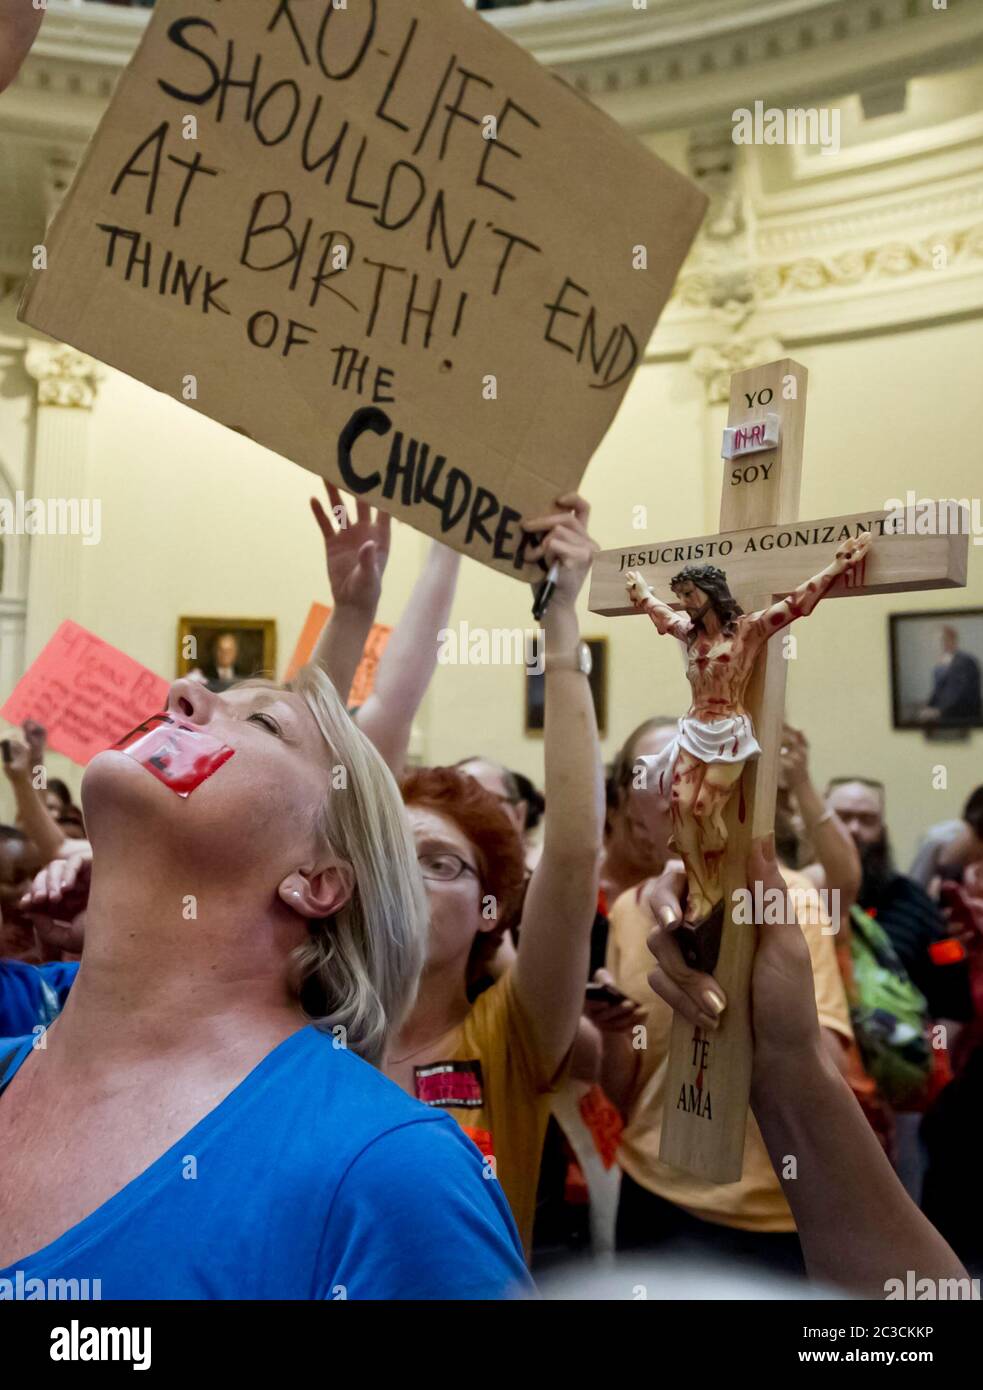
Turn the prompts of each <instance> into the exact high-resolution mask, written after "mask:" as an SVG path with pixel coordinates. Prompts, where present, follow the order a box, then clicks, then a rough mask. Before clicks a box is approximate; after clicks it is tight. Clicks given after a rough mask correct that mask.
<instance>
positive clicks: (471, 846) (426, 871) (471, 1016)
mask: <svg viewBox="0 0 983 1390" xmlns="http://www.w3.org/2000/svg"><path fill="white" fill-rule="evenodd" d="M557 506H558V508H570V509H571V510H570V511H569V512H562V513H559V514H557V515H554V516H549V517H540V518H536V519H534V520H529V521H527V522H525V523H524V525H525V527H526V529H527V530H533V531H539V532H543V533H544V539H543V542H542V544H541V545H540V546H539V547H537V548H536V549H535V550H533V551H531V552H530V557H531V558H533V559H535V558H538V557H539V556H542V557H544V558H545V559H546V560H547V562H548V563H549V564H552V563H553V562H554V561H560V563H561V573H560V579H559V582H558V586H557V590H556V592H555V594H554V596H553V600H552V603H551V605H550V607H549V609H548V611H547V614H546V618H545V620H544V627H545V630H546V662H545V680H546V727H545V738H544V758H545V770H546V788H545V795H546V800H547V804H548V805H549V807H550V814H549V816H548V817H547V819H546V834H545V840H544V845H543V854H542V858H541V859H540V861H539V864H538V865H537V867H536V869H535V871H534V873H533V875H532V878H531V879H530V881H529V886H528V889H527V890H526V893H525V897H524V899H523V897H522V884H523V878H524V863H523V849H522V841H521V838H520V837H519V835H518V833H517V832H516V829H515V826H514V824H513V823H512V821H511V820H510V818H509V816H508V815H507V814H506V812H505V810H504V809H503V808H502V806H501V805H500V803H499V802H498V801H497V800H496V798H495V797H494V796H492V795H491V794H490V793H489V792H487V791H485V790H484V788H482V787H481V786H479V785H478V783H477V782H476V781H475V780H474V779H473V778H471V777H468V776H467V775H466V774H464V773H462V772H459V771H458V770H456V769H454V768H433V769H429V770H426V771H419V772H414V773H411V774H410V775H409V776H408V777H407V778H406V779H405V781H404V783H403V799H404V801H405V802H406V805H407V808H408V813H409V818H410V823H411V826H412V830H413V835H414V838H415V840H416V850H417V857H418V859H419V862H420V868H421V870H422V872H423V880H424V887H425V888H426V891H427V898H428V901H429V907H430V939H429V946H428V953H427V960H426V964H425V966H424V970H423V977H422V979H421V982H420V989H419V993H418V995H417V1000H416V1004H415V1006H414V1007H413V1010H412V1012H411V1013H410V1015H409V1016H408V1018H407V1020H406V1022H405V1023H404V1024H403V1026H402V1028H401V1029H400V1031H399V1033H398V1035H397V1036H396V1037H395V1038H394V1039H393V1040H392V1041H391V1043H390V1047H389V1052H388V1055H387V1059H386V1071H387V1073H388V1074H389V1076H391V1077H392V1078H393V1080H394V1081H396V1082H398V1083H399V1085H400V1086H402V1087H403V1089H404V1090H405V1091H408V1092H409V1093H410V1094H411V1095H415V1096H416V1097H417V1098H418V1099H419V1100H421V1101H423V1102H424V1104H426V1105H431V1106H435V1107H439V1108H441V1109H445V1110H448V1111H449V1112H450V1114H451V1115H453V1116H454V1117H455V1119H457V1121H458V1122H459V1123H460V1124H461V1126H462V1127H463V1128H464V1129H465V1130H466V1131H467V1133H468V1134H470V1136H471V1138H472V1139H474V1141H475V1143H476V1144H477V1145H478V1147H479V1148H480V1149H481V1150H482V1151H483V1152H484V1154H485V1155H486V1158H487V1163H486V1173H487V1175H488V1177H489V1178H492V1177H495V1178H497V1179H498V1180H499V1181H500V1182H501V1184H502V1187H503V1189H504V1191H505V1195H506V1196H507V1197H508V1199H509V1202H510V1204H511V1206H512V1211H513V1214H514V1216H515V1219H516V1224H517V1225H518V1227H519V1233H520V1235H521V1236H522V1239H523V1242H524V1244H525V1247H526V1250H527V1251H528V1249H529V1245H530V1241H531V1236H532V1225H533V1217H534V1214H535V1205H536V1185H537V1181H538V1178H539V1163H540V1155H541V1153H542V1147H543V1137H544V1134H545V1131H546V1124H547V1120H548V1119H549V1109H550V1093H551V1091H552V1090H553V1089H554V1087H555V1086H556V1083H557V1081H558V1080H559V1078H560V1077H561V1076H562V1074H563V1071H564V1066H565V1063H566V1060H567V1058H568V1055H569V1052H570V1049H571V1046H572V1044H573V1041H574V1037H575V1035H576V1032H577V1024H578V1021H579V1019H580V1015H581V1012H582V1010H583V1003H584V986H585V984H586V981H587V974H588V957H589V948H590V930H591V926H592V924H593V921H594V911H595V906H596V903H597V877H598V863H599V856H600V849H601V837H602V832H603V825H604V808H603V800H604V799H603V787H602V778H601V761H600V750H599V747H598V740H597V725H596V722H595V719H594V706H593V703H592V700H591V692H590V686H589V683H588V681H587V679H586V675H587V674H588V673H589V663H588V662H587V661H586V659H585V655H584V653H585V651H586V649H585V648H583V646H582V644H581V643H580V633H579V629H578V625H577V617H576V613H575V611H574V606H575V603H576V599H577V595H578V593H579V592H580V589H581V586H582V585H583V582H584V579H585V578H586V575H587V571H588V570H589V568H590V564H591V559H592V556H593V551H594V546H593V544H592V542H591V540H590V538H589V536H588V534H587V518H588V514H589V512H588V507H587V504H586V503H585V502H584V501H583V500H582V499H581V498H580V497H576V496H572V495H571V496H567V497H561V498H560V499H558V502H557ZM517 919H518V925H519V933H518V935H519V945H518V952H517V956H516V960H515V962H514V964H513V965H512V966H511V967H510V968H509V969H508V970H507V971H506V973H505V974H504V975H503V976H502V977H501V978H500V979H498V980H497V981H496V982H495V983H494V984H493V985H492V986H491V987H490V988H488V989H486V990H484V991H483V992H482V993H481V994H479V995H478V997H477V998H474V990H473V986H474V985H475V984H476V982H477V981H478V979H479V978H480V977H481V976H482V975H483V974H484V973H485V966H486V965H487V963H488V961H489V960H490V959H491V957H492V956H493V955H494V953H495V950H496V949H497V946H498V944H499V942H500V941H501V939H502V937H503V936H504V934H505V932H506V931H507V930H508V928H509V927H510V926H511V925H513V924H514V923H515V922H516V920H517Z"/></svg>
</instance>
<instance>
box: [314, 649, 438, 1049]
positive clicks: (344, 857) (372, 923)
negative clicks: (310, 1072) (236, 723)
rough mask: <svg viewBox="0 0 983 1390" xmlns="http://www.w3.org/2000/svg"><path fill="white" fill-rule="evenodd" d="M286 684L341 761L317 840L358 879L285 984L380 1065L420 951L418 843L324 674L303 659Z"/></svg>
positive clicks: (378, 761) (389, 782)
mask: <svg viewBox="0 0 983 1390" xmlns="http://www.w3.org/2000/svg"><path fill="white" fill-rule="evenodd" d="M289 688H290V689H291V690H293V691H295V692H296V693H297V694H298V695H300V696H302V697H303V699H304V700H305V701H306V702H307V705H308V708H309V709H310V711H311V713H312V714H313V715H314V718H315V720H316V721H317V725H318V728H319V729H320V730H321V733H322V734H323V735H324V739H325V742H326V743H327V745H328V747H329V749H330V750H331V756H332V758H333V759H334V761H335V763H336V765H337V766H336V770H335V776H334V777H333V779H332V789H331V790H329V792H328V793H327V794H326V795H325V798H324V800H323V801H322V803H321V806H320V809H319V811H318V816H317V824H316V826H315V831H316V834H317V837H318V840H319V841H320V842H321V844H322V845H323V846H324V848H325V849H327V850H328V852H329V853H330V854H331V855H333V856H334V858H335V859H336V861H337V862H338V863H339V864H341V865H348V866H350V868H351V870H352V873H353V877H354V887H353V890H352V895H351V897H350V899H349V900H348V902H347V903H346V904H345V906H344V907H343V908H341V909H340V910H339V911H338V912H336V913H334V915H333V916H331V917H328V918H325V919H324V920H322V921H315V922H312V923H311V924H310V927H311V930H310V940H309V941H307V942H305V944H304V945H303V946H299V947H298V948H297V950H296V951H295V952H294V953H293V956H292V958H291V984H292V986H293V988H294V990H295V992H296V994H297V997H298V999H299V1000H300V1003H301V1005H302V1006H303V1008H304V1010H305V1012H306V1013H307V1014H308V1016H309V1017H310V1018H312V1019H314V1020H315V1021H316V1022H317V1023H319V1024H320V1025H321V1026H322V1027H324V1028H325V1029H332V1030H333V1029H335V1028H339V1027H340V1028H343V1029H344V1033H343V1034H342V1037H343V1038H344V1040H345V1045H346V1046H348V1047H350V1048H351V1049H352V1051H353V1052H357V1053H358V1054H359V1055H360V1056H361V1057H364V1058H365V1060H366V1061H368V1062H372V1063H373V1064H375V1065H379V1063H380V1062H381V1061H382V1056H383V1052H384V1050H385V1045H386V1040H387V1037H388V1035H389V1034H390V1032H394V1031H395V1030H396V1029H397V1028H398V1027H399V1025H400V1023H401V1022H402V1020H403V1019H404V1018H405V1017H406V1014H407V1013H408V1012H409V1009H410V1008H411V1006H412V1004H413V1000H414V998H415V996H416V989H417V984H418V982H419V977H420V971H421V969H422V968H423V961H424V958H425V955H426V949H427V935H428V930H429V914H428V910H427V902H426V896H425V893H424V888H423V880H422V878H421V876H420V868H419V865H418V863H417V858H416V847H415V845H414V841H413V836H412V834H411V832H410V828H409V824H408V822H407V819H406V815H405V812H404V810H403V802H402V798H401V796H400V794H399V789H398V788H397V786H396V783H395V781H394V780H393V776H392V773H391V772H390V771H389V769H388V767H387V766H386V764H385V763H384V762H383V760H382V758H381V757H380V756H379V754H378V753H377V752H376V750H375V748H374V747H373V746H372V744H371V743H370V742H369V740H368V739H367V738H366V737H365V735H364V734H363V733H362V732H361V731H360V730H359V729H357V728H356V726H355V725H354V724H353V723H352V720H351V719H350V718H349V715H348V713H347V711H346V709H345V707H344V705H343V704H342V702H341V700H340V699H339V698H338V693H337V691H336V690H335V688H334V686H333V685H332V684H331V682H330V680H329V679H328V677H327V676H326V675H325V674H324V672H323V671H322V670H321V669H320V668H319V667H317V666H306V667H304V669H303V670H302V671H301V672H300V673H299V675H298V676H297V677H296V679H295V680H293V681H291V683H290V687H289Z"/></svg>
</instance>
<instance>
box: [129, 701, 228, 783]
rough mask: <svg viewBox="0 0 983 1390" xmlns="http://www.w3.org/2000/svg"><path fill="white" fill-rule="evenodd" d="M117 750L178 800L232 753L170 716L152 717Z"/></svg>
mask: <svg viewBox="0 0 983 1390" xmlns="http://www.w3.org/2000/svg"><path fill="white" fill-rule="evenodd" d="M116 747H117V749H118V750H119V751H120V752H121V753H125V754H126V755H127V757H128V758H132V759H133V760H134V762H137V763H139V764H140V766H141V767H145V768H146V769H147V771H148V772H149V773H150V774H151V776H153V777H156V778H157V780H158V782H163V784H164V786H165V787H170V789H171V791H172V792H175V793H176V794H177V795H178V796H190V795H191V793H192V792H193V791H194V790H195V788H196V787H200V786H201V784H202V782H204V781H206V780H207V778H209V777H211V776H212V774H213V773H214V772H217V771H218V769H219V768H220V767H221V766H222V764H223V763H227V762H228V761H229V759H230V758H231V757H232V756H233V754H234V753H235V749H234V748H230V747H229V745H228V744H227V743H221V742H220V741H219V740H218V739H217V738H212V736H211V734H206V733H205V732H204V731H203V730H202V729H198V728H196V727H195V726H194V725H193V724H181V723H179V722H178V721H177V720H176V719H174V718H172V716H171V715H169V714H155V715H154V716H153V718H152V719H148V720H146V722H145V723H143V724H141V725H140V726H139V728H137V729H134V730H133V732H132V733H129V734H127V735H126V737H125V738H121V739H120V741H119V743H117V744H116Z"/></svg>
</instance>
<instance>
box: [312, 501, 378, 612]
mask: <svg viewBox="0 0 983 1390" xmlns="http://www.w3.org/2000/svg"><path fill="white" fill-rule="evenodd" d="M325 488H326V490H327V494H328V501H329V502H330V504H331V514H330V515H329V514H328V513H327V512H326V511H325V510H324V507H323V506H322V505H321V503H320V502H319V501H318V499H317V498H316V497H312V498H311V511H312V512H313V513H314V519H315V521H316V522H317V524H318V526H319V527H320V528H321V535H322V536H323V537H324V551H325V557H326V559H327V566H328V582H329V584H330V585H331V593H332V596H333V597H334V601H335V603H336V605H338V606H339V607H345V608H354V609H359V610H361V611H364V612H368V611H371V612H372V613H373V615H374V613H375V610H376V608H377V606H378V603H379V596H380V594H381V593H382V576H383V573H384V572H385V568H386V563H387V561H388V559H389V544H390V518H389V515H388V513H386V512H383V511H378V512H376V514H375V519H374V520H373V516H372V508H371V507H370V506H369V505H368V504H367V503H366V502H356V504H355V520H354V521H352V520H351V517H350V516H349V513H348V507H347V506H346V504H345V502H344V501H343V500H342V496H341V493H340V492H339V491H338V489H337V488H336V487H334V485H333V484H331V483H325Z"/></svg>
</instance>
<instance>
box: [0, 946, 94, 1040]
mask: <svg viewBox="0 0 983 1390" xmlns="http://www.w3.org/2000/svg"><path fill="white" fill-rule="evenodd" d="M78 968H79V967H78V961H72V962H65V963H61V962H58V961H56V962H53V963H52V964H51V965H24V964H23V962H21V961H19V960H6V959H0V1042H2V1040H3V1039H4V1038H22V1037H24V1036H25V1034H27V1033H31V1032H33V1030H34V1029H35V1028H38V1027H41V1028H47V1026H48V1024H49V1023H52V1022H53V1021H54V1020H55V1019H56V1018H57V1017H58V1015H59V1014H60V1013H61V1011H62V1007H63V1006H64V1003H65V1000H66V998H67V997H68V991H69V990H70V989H71V987H72V985H73V984H74V983H75V976H76V975H77V974H78Z"/></svg>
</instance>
